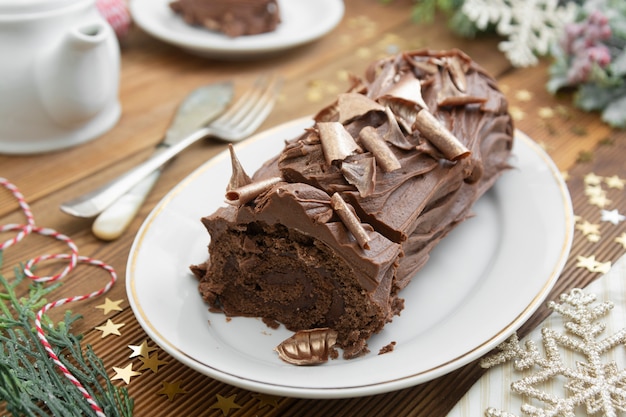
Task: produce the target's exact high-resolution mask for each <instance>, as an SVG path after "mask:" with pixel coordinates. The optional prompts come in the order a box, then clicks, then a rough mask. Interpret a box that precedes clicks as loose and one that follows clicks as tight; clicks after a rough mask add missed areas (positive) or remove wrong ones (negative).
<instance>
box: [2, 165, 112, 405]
mask: <svg viewBox="0 0 626 417" xmlns="http://www.w3.org/2000/svg"><path fill="white" fill-rule="evenodd" d="M0 185H2V186H3V187H4V188H6V189H7V190H8V191H10V192H11V194H13V197H15V199H16V200H17V203H18V204H19V206H20V208H21V209H22V213H23V214H24V216H25V217H26V223H25V224H7V225H0V233H2V232H10V231H14V232H17V233H16V235H15V236H14V237H13V238H11V239H9V240H6V241H5V242H2V243H0V251H3V250H5V249H7V248H9V247H10V246H13V245H15V244H16V243H18V242H20V241H21V240H22V239H24V238H25V237H26V236H28V235H29V234H33V233H34V234H38V235H41V236H48V237H51V238H53V239H55V240H58V241H61V242H64V243H65V244H66V245H67V247H68V248H69V249H70V253H69V254H47V255H41V256H37V257H35V258H33V259H31V260H29V261H28V262H26V264H25V265H24V274H25V275H26V276H28V277H29V278H30V279H32V280H33V281H36V282H53V281H57V280H59V279H61V278H63V277H65V276H66V275H67V274H69V273H70V272H71V271H72V270H73V269H74V268H75V267H76V265H77V264H78V263H83V264H88V265H92V266H96V267H99V268H102V269H104V270H105V271H107V272H108V273H109V276H110V280H109V281H108V283H107V284H106V285H105V286H104V287H103V288H101V289H99V290H97V291H94V292H92V293H90V294H86V295H79V296H74V297H67V298H62V299H60V300H57V301H54V302H51V303H48V304H46V305H45V306H43V307H42V308H41V309H40V310H39V312H37V315H36V317H35V328H36V329H37V336H38V338H39V341H40V342H41V344H42V345H43V347H44V348H45V350H46V352H47V353H48V356H49V357H50V359H52V361H53V362H54V364H55V365H56V366H57V368H59V370H60V371H61V372H62V373H63V375H65V377H66V378H67V379H69V380H70V381H71V382H72V384H74V386H75V387H76V388H77V389H78V390H79V391H80V392H81V393H82V395H83V397H84V398H85V400H86V401H87V402H88V403H89V405H90V407H91V409H92V410H93V411H94V412H95V413H96V415H98V416H99V417H106V416H105V414H104V412H103V411H102V408H100V406H99V405H98V404H97V403H96V401H95V400H94V398H93V397H92V396H91V395H90V394H89V392H87V390H86V389H85V387H84V386H83V384H81V382H80V381H79V380H78V379H77V378H76V377H75V376H74V375H72V373H71V372H70V371H69V369H67V367H66V366H65V365H64V364H63V363H62V362H61V360H60V359H59V357H58V356H57V354H56V353H55V352H54V350H53V349H52V346H51V345H50V343H49V342H48V339H47V338H46V334H45V332H44V330H43V328H42V326H41V320H42V317H43V315H44V314H45V313H46V312H47V311H48V310H50V309H52V308H54V307H58V306H61V305H63V304H68V303H72V302H74V301H82V300H86V299H89V298H94V297H98V296H100V295H102V294H104V293H106V292H107V291H109V290H110V289H111V287H112V286H113V284H115V281H116V280H117V274H116V272H115V270H114V269H113V267H111V266H110V265H107V264H105V263H104V262H102V261H99V260H97V259H93V258H88V257H86V256H79V255H78V248H77V247H76V245H75V244H74V242H73V241H72V240H71V239H70V238H69V237H68V236H66V235H64V234H62V233H59V232H57V231H55V230H53V229H49V228H43V227H37V226H36V225H35V219H34V217H33V213H32V211H31V209H30V206H29V205H28V203H26V200H25V199H24V196H23V195H22V193H21V192H20V191H19V189H18V188H17V187H16V186H15V185H13V184H12V183H11V182H9V181H8V180H7V179H5V178H2V177H0ZM47 260H67V261H68V263H67V266H66V267H65V268H64V269H63V270H62V271H61V272H59V273H58V274H56V275H51V276H38V275H35V274H34V273H33V272H32V269H33V267H34V266H35V265H36V264H38V263H40V262H43V261H47Z"/></svg>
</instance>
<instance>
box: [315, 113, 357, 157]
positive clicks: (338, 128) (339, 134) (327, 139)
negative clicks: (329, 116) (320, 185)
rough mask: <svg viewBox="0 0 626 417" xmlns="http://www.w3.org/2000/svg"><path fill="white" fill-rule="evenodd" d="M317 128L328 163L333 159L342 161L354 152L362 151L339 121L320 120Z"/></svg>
mask: <svg viewBox="0 0 626 417" xmlns="http://www.w3.org/2000/svg"><path fill="white" fill-rule="evenodd" d="M317 129H318V131H319V135H320V141H321V143H322V150H323V151H324V157H325V159H326V163H327V164H328V165H331V164H332V163H333V161H343V160H344V159H346V157H348V156H350V155H352V154H354V153H355V152H361V151H362V149H361V148H360V147H359V145H357V143H356V142H355V141H354V139H353V138H352V136H350V133H348V131H347V130H346V128H345V127H343V125H342V124H341V123H338V122H322V123H318V124H317Z"/></svg>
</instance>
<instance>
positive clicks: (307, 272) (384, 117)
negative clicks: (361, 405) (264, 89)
mask: <svg viewBox="0 0 626 417" xmlns="http://www.w3.org/2000/svg"><path fill="white" fill-rule="evenodd" d="M314 120H315V123H314V124H313V126H312V127H311V128H308V129H306V130H305V131H303V132H302V134H301V135H300V136H299V137H296V138H293V139H290V140H287V141H286V145H285V147H284V149H283V150H282V152H281V153H280V154H279V155H277V156H276V157H275V158H273V159H271V160H270V161H267V162H266V163H265V164H264V165H263V166H262V167H261V168H260V169H259V170H258V171H257V172H256V173H255V174H254V175H253V177H252V178H250V177H248V176H247V175H246V174H245V172H243V169H242V167H241V166H240V165H239V163H238V161H237V159H236V157H235V156H234V154H233V176H232V179H231V182H230V184H229V186H228V190H227V193H226V200H227V202H229V203H230V204H228V205H226V206H225V207H222V208H219V209H218V210H217V211H216V212H215V213H213V214H211V215H209V216H208V217H205V218H203V219H202V223H203V224H204V226H205V227H206V229H207V230H208V232H209V233H210V243H209V258H208V261H207V262H206V263H204V264H202V265H195V266H192V271H193V272H194V274H195V275H196V276H197V278H198V279H199V291H200V293H201V295H202V297H203V299H204V300H205V301H206V302H207V303H208V305H209V306H210V309H211V310H212V311H220V312H223V313H224V314H226V315H228V316H250V317H262V318H263V319H264V321H265V322H266V323H267V324H269V325H278V324H279V323H282V324H283V325H285V326H286V327H287V328H288V329H290V330H292V331H294V332H299V331H303V330H307V331H309V330H313V329H329V330H330V331H332V332H333V341H334V336H335V335H336V343H337V346H338V347H340V348H342V349H343V356H344V358H347V359H349V358H354V357H357V356H360V355H362V354H365V353H367V352H368V348H367V340H368V339H369V338H370V337H371V336H372V335H373V334H375V333H377V332H379V331H380V330H381V329H382V328H383V326H384V325H385V324H386V323H389V322H390V321H391V320H392V319H393V317H394V316H395V315H398V314H399V313H400V311H401V310H402V309H403V307H404V300H403V299H402V298H400V292H401V290H402V289H403V288H404V287H405V286H406V285H408V284H409V282H410V281H411V279H413V278H415V279H418V278H419V276H418V275H416V273H417V272H418V270H419V269H420V268H421V267H422V266H423V265H424V264H425V263H426V261H427V260H428V257H429V253H430V251H431V250H432V248H433V247H434V246H435V245H436V244H437V242H439V241H440V240H441V239H442V238H444V237H445V236H446V235H447V234H448V233H449V232H450V230H452V229H453V228H454V227H455V226H456V225H458V224H459V223H461V222H462V221H464V220H465V219H467V218H468V217H470V216H471V215H472V214H471V207H472V204H473V203H474V202H475V201H476V200H478V198H480V196H481V195H482V194H483V193H485V191H487V190H488V189H489V188H490V187H491V186H492V185H493V183H494V182H495V181H496V179H497V178H498V176H499V175H500V174H501V173H502V172H503V171H504V170H506V169H507V168H509V164H508V162H507V161H508V158H509V155H510V152H511V148H512V145H513V123H512V120H511V117H510V115H509V113H508V110H507V101H506V99H505V97H504V96H503V94H502V93H501V92H500V91H499V90H498V88H497V86H496V83H495V81H494V79H493V78H491V77H490V76H489V75H488V74H487V73H486V72H485V71H484V70H483V69H482V68H481V67H480V66H478V65H477V64H476V63H475V62H473V61H472V60H471V59H470V58H469V57H468V56H467V55H465V54H464V53H462V52H461V51H458V50H450V51H436V52H435V51H428V50H423V51H413V52H407V53H402V54H399V55H397V56H393V57H390V58H387V59H383V60H380V61H377V62H374V63H373V64H371V66H370V67H369V68H368V69H367V71H366V73H365V77H364V78H363V79H359V78H354V79H353V83H352V87H351V88H350V89H349V91H348V92H346V93H343V94H340V95H339V96H338V97H337V100H336V101H335V102H334V103H333V104H331V105H329V106H328V107H325V108H324V109H322V110H321V111H320V112H319V113H318V114H317V115H316V116H315V118H314ZM409 301H410V300H409ZM296 362H297V361H296ZM296 362H294V363H296Z"/></svg>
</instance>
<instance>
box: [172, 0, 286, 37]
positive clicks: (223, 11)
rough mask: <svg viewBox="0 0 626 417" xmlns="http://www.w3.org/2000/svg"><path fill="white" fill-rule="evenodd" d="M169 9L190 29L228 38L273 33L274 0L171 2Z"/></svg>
mask: <svg viewBox="0 0 626 417" xmlns="http://www.w3.org/2000/svg"><path fill="white" fill-rule="evenodd" d="M170 8H171V9H172V10H173V11H174V12H175V13H178V14H180V15H181V16H182V17H183V19H184V20H185V22H186V23H187V24H189V25H192V26H203V27H205V28H207V29H209V30H213V31H216V32H222V33H224V34H226V35H228V36H230V37H231V38H236V37H239V36H245V35H258V34H261V33H267V32H272V31H274V30H276V28H277V27H278V24H279V23H280V11H279V8H278V3H277V2H276V0H175V1H173V2H171V3H170Z"/></svg>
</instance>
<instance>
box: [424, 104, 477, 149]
mask: <svg viewBox="0 0 626 417" xmlns="http://www.w3.org/2000/svg"><path fill="white" fill-rule="evenodd" d="M415 125H416V127H417V130H419V131H420V133H421V134H422V135H423V136H424V137H425V138H426V139H428V140H429V141H430V142H431V143H432V144H433V145H435V147H436V148H437V149H439V151H441V153H442V154H443V156H445V157H446V158H447V159H449V160H450V161H456V160H459V159H462V158H466V157H468V156H469V155H470V153H471V152H470V151H469V149H467V148H466V147H465V145H463V144H462V143H461V141H459V140H458V139H457V137H456V136H454V135H453V134H452V132H450V131H449V130H448V129H446V127H445V126H444V125H442V124H441V122H440V121H439V120H437V119H436V118H435V116H433V115H432V113H431V112H429V111H428V110H426V109H424V110H422V111H420V112H419V113H417V117H416V118H415Z"/></svg>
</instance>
